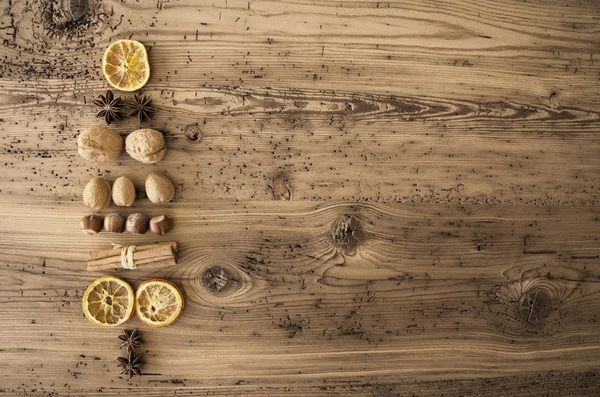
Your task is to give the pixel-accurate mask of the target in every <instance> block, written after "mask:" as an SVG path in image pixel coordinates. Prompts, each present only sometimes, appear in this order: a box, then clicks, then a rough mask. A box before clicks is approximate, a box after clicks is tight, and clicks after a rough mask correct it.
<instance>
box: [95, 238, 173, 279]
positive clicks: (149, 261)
mask: <svg viewBox="0 0 600 397" xmlns="http://www.w3.org/2000/svg"><path fill="white" fill-rule="evenodd" d="M88 255H89V261H88V263H87V270H88V272H97V271H105V270H113V269H119V268H125V269H162V268H165V267H169V266H174V265H176V264H177V243H176V242H174V241H172V242H168V243H161V244H148V245H137V246H135V245H130V246H119V245H116V246H114V247H113V248H109V249H103V250H94V251H89V253H88Z"/></svg>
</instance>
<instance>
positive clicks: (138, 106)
mask: <svg viewBox="0 0 600 397" xmlns="http://www.w3.org/2000/svg"><path fill="white" fill-rule="evenodd" d="M129 109H130V110H129V115H130V116H136V115H137V116H138V118H139V120H140V123H141V122H143V121H144V120H149V119H150V118H152V116H153V115H154V108H153V107H152V98H150V97H149V96H146V95H137V94H135V95H133V102H132V103H131V104H130V105H129Z"/></svg>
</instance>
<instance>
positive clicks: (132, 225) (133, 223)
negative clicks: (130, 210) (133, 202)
mask: <svg viewBox="0 0 600 397" xmlns="http://www.w3.org/2000/svg"><path fill="white" fill-rule="evenodd" d="M148 222H149V219H148V217H147V216H146V215H144V214H140V213H137V212H136V213H135V214H131V215H129V216H128V217H127V221H126V222H125V230H126V231H127V233H132V234H144V233H146V232H147V231H148Z"/></svg>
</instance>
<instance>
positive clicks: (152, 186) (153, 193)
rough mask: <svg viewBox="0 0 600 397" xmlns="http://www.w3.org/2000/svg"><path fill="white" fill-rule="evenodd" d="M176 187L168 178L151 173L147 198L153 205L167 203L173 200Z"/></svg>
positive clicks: (148, 178) (147, 182)
mask: <svg viewBox="0 0 600 397" xmlns="http://www.w3.org/2000/svg"><path fill="white" fill-rule="evenodd" d="M174 195H175V186H173V182H171V181H170V180H169V178H167V177H166V176H164V175H162V174H159V173H157V172H151V173H149V174H148V177H147V178H146V196H148V198H149V199H150V201H152V202H153V203H166V202H168V201H171V200H172V199H173V196H174Z"/></svg>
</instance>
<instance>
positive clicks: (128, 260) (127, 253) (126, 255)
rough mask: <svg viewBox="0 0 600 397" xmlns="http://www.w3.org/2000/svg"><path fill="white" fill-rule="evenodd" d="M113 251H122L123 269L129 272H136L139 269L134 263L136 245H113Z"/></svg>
mask: <svg viewBox="0 0 600 397" xmlns="http://www.w3.org/2000/svg"><path fill="white" fill-rule="evenodd" d="M112 246H113V249H119V248H120V249H121V267H122V268H123V269H127V270H134V269H136V268H137V267H136V266H135V262H134V261H133V253H134V252H135V247H136V246H135V245H120V244H115V243H112Z"/></svg>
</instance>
